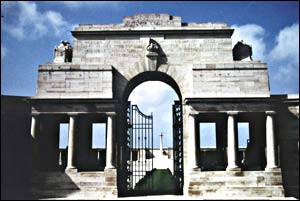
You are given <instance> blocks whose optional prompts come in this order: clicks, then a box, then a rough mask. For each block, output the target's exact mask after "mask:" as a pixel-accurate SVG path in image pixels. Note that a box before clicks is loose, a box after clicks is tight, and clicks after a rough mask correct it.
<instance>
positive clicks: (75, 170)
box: [65, 168, 78, 173]
mask: <svg viewBox="0 0 300 201" xmlns="http://www.w3.org/2000/svg"><path fill="white" fill-rule="evenodd" d="M65 172H66V173H77V172H78V169H77V168H67V169H65Z"/></svg>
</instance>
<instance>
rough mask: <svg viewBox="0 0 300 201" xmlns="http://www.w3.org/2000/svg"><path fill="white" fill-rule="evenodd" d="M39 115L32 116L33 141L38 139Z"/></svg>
mask: <svg viewBox="0 0 300 201" xmlns="http://www.w3.org/2000/svg"><path fill="white" fill-rule="evenodd" d="M38 115H39V114H32V115H31V132H30V134H31V137H32V139H33V140H35V139H36V134H37V118H38Z"/></svg>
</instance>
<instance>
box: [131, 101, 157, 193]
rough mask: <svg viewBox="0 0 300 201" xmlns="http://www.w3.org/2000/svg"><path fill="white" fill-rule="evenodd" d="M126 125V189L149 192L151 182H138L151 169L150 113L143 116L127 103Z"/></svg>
mask: <svg viewBox="0 0 300 201" xmlns="http://www.w3.org/2000/svg"><path fill="white" fill-rule="evenodd" d="M127 124H128V130H127V136H128V137H129V140H128V142H129V144H128V145H129V150H130V161H128V163H127V165H128V167H127V170H128V171H129V175H128V178H127V182H128V185H127V188H128V190H129V191H134V192H135V193H137V192H143V193H145V191H149V192H150V191H151V189H152V185H151V183H152V182H150V183H149V182H147V183H146V185H139V184H138V182H140V181H141V180H142V179H143V178H144V177H145V176H146V175H147V174H149V173H150V171H151V170H152V169H153V156H152V153H153V115H152V113H151V115H145V114H144V113H142V112H141V111H140V110H139V108H138V106H137V105H132V106H131V105H130V102H128V109H127ZM141 182H142V181H141ZM137 184H138V186H137Z"/></svg>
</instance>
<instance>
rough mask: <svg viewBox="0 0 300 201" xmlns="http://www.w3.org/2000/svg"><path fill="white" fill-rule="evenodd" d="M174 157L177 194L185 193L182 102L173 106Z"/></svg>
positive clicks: (175, 102) (176, 102)
mask: <svg viewBox="0 0 300 201" xmlns="http://www.w3.org/2000/svg"><path fill="white" fill-rule="evenodd" d="M173 157H174V176H175V178H176V179H177V180H178V186H177V193H178V194H182V193H183V132H182V107H181V102H180V101H174V105H173Z"/></svg>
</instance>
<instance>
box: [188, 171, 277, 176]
mask: <svg viewBox="0 0 300 201" xmlns="http://www.w3.org/2000/svg"><path fill="white" fill-rule="evenodd" d="M190 176H191V177H194V176H196V177H222V176H224V177H232V176H235V177H246V176H248V177H253V176H281V171H273V172H265V171H207V172H205V171H203V172H202V171H194V172H191V174H190Z"/></svg>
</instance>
